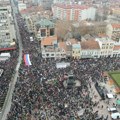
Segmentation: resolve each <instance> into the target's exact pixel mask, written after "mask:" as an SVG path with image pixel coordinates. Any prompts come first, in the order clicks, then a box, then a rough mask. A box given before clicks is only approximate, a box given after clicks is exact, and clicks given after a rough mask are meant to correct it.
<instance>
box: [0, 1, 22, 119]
mask: <svg viewBox="0 0 120 120" xmlns="http://www.w3.org/2000/svg"><path fill="white" fill-rule="evenodd" d="M11 3H12V8H13V11H14V13H13V14H14V18H15V13H17V8H16V7H15V5H14V3H13V0H11ZM13 6H14V7H13ZM14 21H15V27H16V38H17V40H18V43H19V57H18V63H17V66H16V69H15V73H14V75H13V77H12V78H11V82H10V84H9V89H8V93H7V96H6V99H5V102H4V105H3V109H2V111H1V113H0V120H6V119H7V114H8V113H9V111H10V107H11V104H12V94H13V91H14V88H15V84H16V81H17V77H18V71H19V68H20V64H21V61H22V43H21V37H20V34H19V29H18V25H17V21H16V19H14Z"/></svg>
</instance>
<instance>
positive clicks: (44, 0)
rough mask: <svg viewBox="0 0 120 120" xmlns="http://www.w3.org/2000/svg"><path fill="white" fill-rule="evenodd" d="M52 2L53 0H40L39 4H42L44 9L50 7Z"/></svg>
mask: <svg viewBox="0 0 120 120" xmlns="http://www.w3.org/2000/svg"><path fill="white" fill-rule="evenodd" d="M52 4H53V0H40V5H42V7H43V8H44V9H51V6H52Z"/></svg>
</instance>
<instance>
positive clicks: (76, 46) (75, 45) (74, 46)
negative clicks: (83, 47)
mask: <svg viewBox="0 0 120 120" xmlns="http://www.w3.org/2000/svg"><path fill="white" fill-rule="evenodd" d="M72 48H80V44H73V45H72Z"/></svg>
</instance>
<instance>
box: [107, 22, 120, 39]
mask: <svg viewBox="0 0 120 120" xmlns="http://www.w3.org/2000/svg"><path fill="white" fill-rule="evenodd" d="M106 34H107V35H108V36H109V37H110V38H112V39H114V40H118V39H119V38H118V37H119V36H120V24H119V23H115V24H108V25H107V28H106Z"/></svg>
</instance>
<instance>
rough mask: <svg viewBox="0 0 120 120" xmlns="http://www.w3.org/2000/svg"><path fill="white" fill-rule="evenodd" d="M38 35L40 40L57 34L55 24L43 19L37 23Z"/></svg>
mask: <svg viewBox="0 0 120 120" xmlns="http://www.w3.org/2000/svg"><path fill="white" fill-rule="evenodd" d="M35 27H36V36H37V38H38V39H39V40H41V39H43V38H45V37H49V36H54V35H55V25H54V23H52V22H51V21H49V20H47V19H41V20H40V21H38V22H36V23H35Z"/></svg>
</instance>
